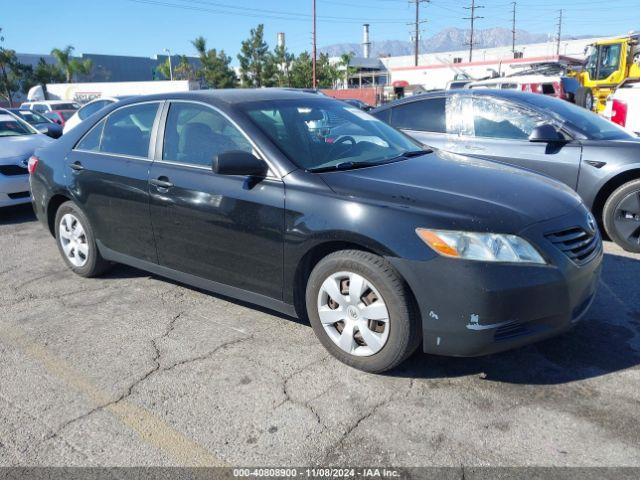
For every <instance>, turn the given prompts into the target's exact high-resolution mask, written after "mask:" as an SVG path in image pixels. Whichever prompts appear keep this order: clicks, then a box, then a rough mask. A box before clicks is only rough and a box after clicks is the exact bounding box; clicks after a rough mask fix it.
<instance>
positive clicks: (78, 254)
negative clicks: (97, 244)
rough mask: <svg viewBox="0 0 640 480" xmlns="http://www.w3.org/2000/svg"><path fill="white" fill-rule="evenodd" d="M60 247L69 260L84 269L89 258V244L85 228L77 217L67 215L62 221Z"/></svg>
mask: <svg viewBox="0 0 640 480" xmlns="http://www.w3.org/2000/svg"><path fill="white" fill-rule="evenodd" d="M59 233H60V245H62V250H63V251H64V254H65V255H66V257H67V259H68V260H69V261H70V262H71V264H72V265H74V266H76V267H83V266H84V265H85V264H86V263H87V258H88V257H89V244H88V243H87V235H86V233H85V232H84V228H83V227H82V224H81V223H80V221H79V220H78V219H77V218H76V216H75V215H73V214H71V213H67V214H66V215H64V216H63V217H62V218H61V219H60V229H59Z"/></svg>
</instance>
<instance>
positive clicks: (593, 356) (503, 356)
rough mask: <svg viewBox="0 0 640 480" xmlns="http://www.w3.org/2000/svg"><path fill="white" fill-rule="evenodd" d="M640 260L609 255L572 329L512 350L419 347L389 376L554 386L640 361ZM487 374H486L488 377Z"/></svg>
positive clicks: (633, 364) (595, 375)
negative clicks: (458, 352)
mask: <svg viewBox="0 0 640 480" xmlns="http://www.w3.org/2000/svg"><path fill="white" fill-rule="evenodd" d="M638 278H640V261H639V260H637V259H633V258H629V257H623V256H617V255H612V254H607V255H605V260H604V267H603V272H602V280H601V284H600V287H599V291H598V296H597V297H596V300H595V302H594V304H593V306H592V307H591V309H590V311H589V313H588V314H587V316H586V317H585V319H584V320H582V322H580V323H579V324H578V325H577V326H576V327H575V328H574V329H573V330H570V331H569V332H567V333H565V334H563V335H560V336H558V337H555V338H552V339H549V340H546V341H543V342H540V343H537V344H534V345H531V346H527V347H524V348H520V349H517V350H512V351H509V352H504V353H500V354H495V355H490V356H486V357H476V358H449V357H438V356H435V355H426V354H424V353H421V352H418V353H416V354H415V355H413V356H412V357H411V358H410V359H409V360H408V361H407V362H405V363H404V364H403V365H401V366H400V367H399V368H398V369H396V370H394V371H392V372H390V375H394V376H402V377H416V378H446V377H458V376H466V375H482V377H483V378H486V379H487V380H489V381H497V382H508V383H516V384H539V385H545V384H549V385H553V384H561V383H567V382H573V381H576V380H583V379H587V378H592V377H597V376H600V375H606V374H608V373H613V372H617V371H619V370H624V369H627V368H632V367H635V366H636V365H638V364H640V301H639V299H640V289H638V283H637V279H638ZM485 375H486V377H485Z"/></svg>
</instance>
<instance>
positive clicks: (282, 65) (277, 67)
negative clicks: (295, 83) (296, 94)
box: [271, 45, 295, 87]
mask: <svg viewBox="0 0 640 480" xmlns="http://www.w3.org/2000/svg"><path fill="white" fill-rule="evenodd" d="M294 60H295V55H293V54H292V53H289V51H288V50H287V47H285V46H284V45H283V46H277V47H276V48H275V49H274V50H273V55H271V63H272V64H273V70H274V75H273V83H274V86H275V87H290V86H291V66H292V64H293V61H294Z"/></svg>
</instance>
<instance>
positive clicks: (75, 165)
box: [69, 162, 84, 172]
mask: <svg viewBox="0 0 640 480" xmlns="http://www.w3.org/2000/svg"><path fill="white" fill-rule="evenodd" d="M69 167H70V168H71V170H75V171H76V172H79V171H81V170H84V167H83V166H82V164H81V163H80V162H73V163H70V164H69Z"/></svg>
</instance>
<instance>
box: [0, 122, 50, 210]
mask: <svg viewBox="0 0 640 480" xmlns="http://www.w3.org/2000/svg"><path fill="white" fill-rule="evenodd" d="M52 141H53V140H52V139H51V138H49V137H47V136H46V135H44V134H42V133H40V132H38V130H36V129H35V128H33V127H32V126H31V125H29V124H28V123H27V122H25V121H24V120H22V119H20V118H18V117H17V116H15V115H13V114H11V113H9V112H8V111H6V110H4V109H0V207H8V206H12V205H19V204H21V203H29V202H30V201H31V193H30V192H29V172H28V170H27V167H28V163H29V158H30V157H31V155H33V152H34V151H35V150H36V149H37V148H40V147H42V146H44V145H46V144H48V143H49V142H52Z"/></svg>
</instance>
